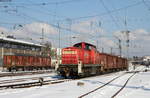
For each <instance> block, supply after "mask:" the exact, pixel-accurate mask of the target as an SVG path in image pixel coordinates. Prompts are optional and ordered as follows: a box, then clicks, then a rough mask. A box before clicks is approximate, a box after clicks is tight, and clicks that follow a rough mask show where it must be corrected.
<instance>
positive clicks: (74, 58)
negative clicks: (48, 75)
mask: <svg viewBox="0 0 150 98" xmlns="http://www.w3.org/2000/svg"><path fill="white" fill-rule="evenodd" d="M127 66H128V64H127V59H125V58H122V57H118V56H115V55H110V54H106V53H100V52H98V51H97V50H96V46H94V45H92V44H89V43H85V42H81V43H77V44H75V45H74V46H73V47H67V48H64V49H62V63H61V64H59V66H58V68H57V70H58V72H59V74H60V75H62V76H65V77H69V76H91V75H96V74H100V73H104V72H111V71H118V70H124V69H127Z"/></svg>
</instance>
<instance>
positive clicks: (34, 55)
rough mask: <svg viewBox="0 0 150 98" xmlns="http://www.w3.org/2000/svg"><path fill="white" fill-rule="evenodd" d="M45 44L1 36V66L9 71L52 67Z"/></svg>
mask: <svg viewBox="0 0 150 98" xmlns="http://www.w3.org/2000/svg"><path fill="white" fill-rule="evenodd" d="M43 50H44V46H43V45H40V44H34V43H31V42H26V41H21V40H17V39H14V38H7V37H0V68H2V69H4V70H8V71H17V70H23V71H24V70H35V69H36V70H38V69H49V68H51V57H50V54H48V52H44V51H43Z"/></svg>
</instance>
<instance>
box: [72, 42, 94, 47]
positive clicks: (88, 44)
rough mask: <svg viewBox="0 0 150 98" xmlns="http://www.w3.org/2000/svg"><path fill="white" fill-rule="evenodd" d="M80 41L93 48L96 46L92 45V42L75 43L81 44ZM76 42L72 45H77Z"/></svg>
mask: <svg viewBox="0 0 150 98" xmlns="http://www.w3.org/2000/svg"><path fill="white" fill-rule="evenodd" d="M82 43H84V44H86V45H89V46H93V47H94V48H96V46H95V45H92V44H90V43H87V42H80V43H77V44H82ZM77 44H74V45H77Z"/></svg>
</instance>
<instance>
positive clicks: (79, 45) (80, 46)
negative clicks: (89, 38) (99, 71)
mask: <svg viewBox="0 0 150 98" xmlns="http://www.w3.org/2000/svg"><path fill="white" fill-rule="evenodd" d="M74 47H78V48H82V44H75V45H74Z"/></svg>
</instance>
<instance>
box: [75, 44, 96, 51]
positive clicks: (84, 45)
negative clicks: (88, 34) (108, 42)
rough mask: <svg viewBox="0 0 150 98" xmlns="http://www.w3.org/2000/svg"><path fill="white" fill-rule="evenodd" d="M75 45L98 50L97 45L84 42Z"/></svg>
mask: <svg viewBox="0 0 150 98" xmlns="http://www.w3.org/2000/svg"><path fill="white" fill-rule="evenodd" d="M74 47H78V48H83V49H86V50H96V46H94V45H92V44H88V43H84V42H82V43H78V44H75V45H74Z"/></svg>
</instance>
